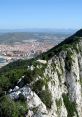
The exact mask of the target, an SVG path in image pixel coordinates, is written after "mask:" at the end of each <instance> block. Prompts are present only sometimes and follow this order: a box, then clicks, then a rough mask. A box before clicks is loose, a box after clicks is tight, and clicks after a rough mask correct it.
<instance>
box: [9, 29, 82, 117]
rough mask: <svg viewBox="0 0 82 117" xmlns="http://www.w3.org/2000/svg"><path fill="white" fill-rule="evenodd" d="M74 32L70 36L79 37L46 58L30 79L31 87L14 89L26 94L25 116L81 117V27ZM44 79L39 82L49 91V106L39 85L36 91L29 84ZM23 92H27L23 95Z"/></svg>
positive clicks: (43, 88) (11, 95) (11, 94)
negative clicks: (36, 73)
mask: <svg viewBox="0 0 82 117" xmlns="http://www.w3.org/2000/svg"><path fill="white" fill-rule="evenodd" d="M76 34H78V35H75V36H73V37H71V38H75V39H76V38H77V37H76V36H79V34H80V36H79V37H78V38H79V41H78V40H77V39H76V40H75V41H74V40H72V41H73V42H70V43H68V41H67V43H65V44H64V45H63V46H62V47H61V49H60V50H61V51H59V52H58V54H54V55H53V57H51V58H50V59H49V60H48V61H47V64H46V66H45V69H44V70H43V72H42V74H38V75H37V78H36V80H35V81H33V83H31V88H30V87H26V86H25V87H23V88H22V89H20V88H19V89H18V92H20V93H21V90H22V91H23V92H22V94H23V95H24V96H26V98H27V104H28V107H29V111H28V115H27V117H82V40H81V36H82V31H81V30H80V32H78V33H76ZM69 40H70V38H69ZM42 65H43V64H42ZM42 65H41V64H40V65H39V63H38V66H36V67H37V68H38V69H41V66H42ZM32 66H33V65H32ZM45 79H46V84H45V83H44V85H42V88H41V90H42V91H44V90H46V87H47V90H49V91H50V93H51V100H52V104H51V107H50V108H48V107H47V105H46V103H45V101H44V100H43V98H42V97H41V95H40V89H39V93H38V92H37V90H34V89H33V88H32V87H33V86H34V85H33V84H35V86H36V82H38V81H39V80H40V81H41V80H42V81H45ZM39 87H40V86H39ZM28 89H29V90H30V91H28ZM37 89H38V87H37ZM32 90H33V91H32ZM24 92H25V93H26V92H27V93H26V95H25V93H24ZM28 92H29V93H28ZM16 93H17V92H12V93H10V94H9V95H10V97H11V98H12V99H13V98H15V96H16V95H15V96H13V94H16ZM27 94H28V95H27ZM17 96H18V95H17ZM47 99H48V96H47Z"/></svg>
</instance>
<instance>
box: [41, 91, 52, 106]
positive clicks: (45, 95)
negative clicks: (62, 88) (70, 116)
mask: <svg viewBox="0 0 82 117" xmlns="http://www.w3.org/2000/svg"><path fill="white" fill-rule="evenodd" d="M39 97H40V99H41V100H42V102H43V103H44V104H45V105H46V107H47V108H51V105H52V95H51V92H50V91H49V90H48V89H46V90H43V91H41V92H40V94H39Z"/></svg>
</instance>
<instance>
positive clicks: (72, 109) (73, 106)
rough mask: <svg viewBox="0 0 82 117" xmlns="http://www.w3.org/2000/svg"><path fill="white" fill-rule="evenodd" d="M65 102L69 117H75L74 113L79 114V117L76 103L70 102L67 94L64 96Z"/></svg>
mask: <svg viewBox="0 0 82 117" xmlns="http://www.w3.org/2000/svg"><path fill="white" fill-rule="evenodd" d="M62 96H63V101H64V104H65V107H66V109H67V112H68V116H67V117H73V116H74V112H75V113H76V114H77V117H79V116H78V113H77V110H76V104H75V102H71V101H70V100H69V97H68V95H67V94H63V95H62Z"/></svg>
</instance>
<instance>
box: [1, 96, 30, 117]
mask: <svg viewBox="0 0 82 117" xmlns="http://www.w3.org/2000/svg"><path fill="white" fill-rule="evenodd" d="M27 112H28V107H27V104H26V102H25V100H18V101H13V100H11V99H10V98H9V97H8V96H3V97H1V98H0V117H25V114H26V113H27Z"/></svg>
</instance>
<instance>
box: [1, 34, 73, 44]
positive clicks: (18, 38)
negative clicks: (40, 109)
mask: <svg viewBox="0 0 82 117" xmlns="http://www.w3.org/2000/svg"><path fill="white" fill-rule="evenodd" d="M69 35H71V33H65V32H63V33H60V32H59V33H58V32H11V33H10V32H9V33H1V34H0V43H5V44H13V43H15V42H23V40H32V39H34V40H38V41H42V40H45V39H46V40H47V38H45V37H46V36H47V37H49V39H51V41H53V40H52V37H53V38H54V37H57V38H58V39H60V38H61V37H64V38H66V37H68V36H69Z"/></svg>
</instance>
